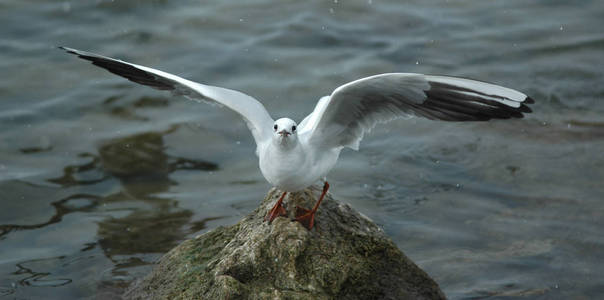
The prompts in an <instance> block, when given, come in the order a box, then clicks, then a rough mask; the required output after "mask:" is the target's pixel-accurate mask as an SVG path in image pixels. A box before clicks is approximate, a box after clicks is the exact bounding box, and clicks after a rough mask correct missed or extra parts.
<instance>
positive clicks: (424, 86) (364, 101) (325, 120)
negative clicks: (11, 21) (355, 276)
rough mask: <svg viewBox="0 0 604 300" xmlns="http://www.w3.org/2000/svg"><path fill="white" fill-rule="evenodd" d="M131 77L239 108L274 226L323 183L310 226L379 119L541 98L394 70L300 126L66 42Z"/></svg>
mask: <svg viewBox="0 0 604 300" xmlns="http://www.w3.org/2000/svg"><path fill="white" fill-rule="evenodd" d="M59 48H61V49H63V50H65V51H67V52H68V53H71V54H75V55H77V56H78V57H80V58H82V59H85V60H89V61H91V62H92V64H94V65H96V66H99V67H101V68H104V69H106V70H108V71H109V72H111V73H114V74H117V75H119V76H122V77H125V78H126V79H128V80H130V81H133V82H136V83H140V84H143V85H148V86H151V87H153V88H156V89H160V90H169V91H172V92H173V93H175V94H177V95H183V96H186V97H187V98H191V99H194V100H204V101H210V102H215V103H219V104H221V105H224V106H226V107H228V108H230V109H232V110H234V111H235V112H237V113H238V114H239V115H240V116H241V117H242V118H243V119H244V120H245V122H246V124H247V126H248V128H249V129H250V131H251V132H252V135H253V136H254V140H255V141H256V155H257V156H258V158H259V165H260V171H261V172H262V175H264V178H266V180H267V181H268V182H269V183H270V184H272V185H273V186H274V187H276V188H278V189H279V190H281V191H283V194H282V195H281V197H280V198H279V200H278V201H277V202H276V204H275V205H274V206H273V208H272V209H271V210H270V211H269V212H268V214H267V215H266V217H265V221H268V222H269V224H270V222H272V221H273V220H274V219H275V218H276V217H279V216H284V215H286V212H285V209H284V208H283V206H282V202H283V198H284V197H285V195H286V194H287V193H288V192H295V191H299V190H302V189H304V188H306V187H309V186H311V185H312V184H314V183H315V182H318V181H319V180H323V182H324V184H323V192H322V193H321V196H320V197H319V200H318V201H317V202H316V204H315V206H314V207H313V208H312V209H311V210H307V209H304V208H300V207H298V210H297V212H296V219H295V220H296V221H299V222H300V223H302V224H303V225H304V226H305V227H306V228H308V229H309V230H311V229H312V227H313V224H314V216H315V213H316V211H317V209H318V207H319V205H320V204H321V201H322V200H323V197H325V193H326V192H327V190H328V189H329V183H327V180H326V176H327V174H328V173H329V171H330V170H331V169H332V168H333V167H334V165H335V164H336V161H337V160H338V156H339V155H340V151H342V149H343V148H344V147H348V148H351V149H354V150H358V147H359V142H360V141H361V139H362V138H363V136H364V134H365V133H366V132H369V131H370V130H371V129H372V128H373V127H374V126H375V125H376V124H377V123H384V122H388V121H390V120H393V119H396V118H400V117H406V116H421V117H424V118H428V119H432V120H444V121H485V120H489V119H509V118H522V117H523V113H529V112H531V109H530V108H529V107H528V106H526V104H529V103H534V101H533V99H531V98H530V97H528V96H527V95H525V94H523V93H521V92H518V91H516V90H513V89H509V88H505V87H502V86H498V85H494V84H490V83H486V82H481V81H476V80H471V79H465V78H459V77H450V76H434V75H423V74H415V73H388V74H380V75H374V76H370V77H366V78H362V79H358V80H355V81H352V82H349V83H347V84H344V85H342V86H340V87H338V88H336V89H335V90H334V91H333V92H332V93H331V95H329V96H324V97H322V98H321V99H320V100H319V102H318V103H317V105H316V107H315V109H314V110H313V112H312V113H310V114H309V115H308V116H307V117H306V118H304V120H302V122H300V123H299V124H297V123H296V122H295V121H294V120H292V119H290V118H280V119H278V120H276V121H275V120H273V119H272V118H271V116H270V115H269V113H268V112H267V111H266V109H265V108H264V106H263V105H262V104H261V103H260V102H259V101H258V100H256V99H254V98H252V97H251V96H248V95H246V94H243V93H241V92H238V91H234V90H230V89H225V88H221V87H215V86H210V85H205V84H201V83H197V82H193V81H190V80H187V79H184V78H181V77H179V76H176V75H173V74H169V73H166V72H162V71H159V70H155V69H152V68H149V67H144V66H139V65H136V64H132V63H128V62H124V61H121V60H117V59H113V58H109V57H105V56H102V55H98V54H94V53H89V52H85V51H80V50H76V49H71V48H67V47H59Z"/></svg>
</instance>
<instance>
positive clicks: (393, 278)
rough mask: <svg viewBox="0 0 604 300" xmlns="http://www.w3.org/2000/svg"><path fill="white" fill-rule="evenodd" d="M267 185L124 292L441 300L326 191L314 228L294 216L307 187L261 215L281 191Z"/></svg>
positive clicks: (421, 275)
mask: <svg viewBox="0 0 604 300" xmlns="http://www.w3.org/2000/svg"><path fill="white" fill-rule="evenodd" d="M280 194H281V193H280V192H279V191H278V190H275V189H273V190H271V191H270V192H269V193H268V195H267V197H266V198H265V199H264V201H263V202H262V204H261V205H260V207H258V208H257V209H256V210H254V212H252V213H251V214H250V215H248V216H246V217H245V218H243V219H242V220H241V221H240V222H239V223H237V224H235V225H233V226H229V227H219V228H216V229H214V230H212V231H210V232H207V233H205V234H203V235H200V236H197V237H195V238H194V239H191V240H187V241H185V242H183V243H182V244H181V245H179V246H178V247H176V248H174V249H172V250H171V251H170V252H169V253H167V254H166V255H165V256H164V257H163V258H162V259H161V260H160V262H159V264H158V265H157V266H156V267H155V269H154V270H153V271H152V272H151V274H149V275H148V276H147V277H145V278H143V279H141V280H138V281H137V282H135V283H134V284H132V286H131V287H130V288H129V289H128V290H127V291H126V293H125V295H124V297H125V298H126V299H444V298H445V297H444V295H443V293H442V292H441V291H440V289H439V287H438V285H437V284H436V283H435V282H434V281H433V280H432V279H431V278H430V277H429V276H428V275H427V274H426V273H425V272H424V271H422V270H421V269H420V268H419V267H417V266H416V265H415V264H414V263H413V262H412V261H411V260H410V259H408V258H407V257H406V256H405V255H404V254H403V253H402V252H401V251H400V250H399V249H398V248H397V247H396V246H395V245H394V243H393V242H392V241H391V240H390V239H389V238H387V237H386V236H385V235H384V233H383V231H382V230H381V229H380V228H379V227H378V226H377V225H375V224H374V223H373V222H372V221H371V220H369V219H368V218H366V217H364V216H362V215H361V214H359V213H358V212H356V211H354V210H353V209H352V208H350V206H348V205H346V204H342V203H340V202H338V201H335V200H334V199H332V198H331V197H330V196H329V195H328V196H327V198H326V199H325V200H324V201H323V203H322V204H321V207H320V208H319V210H318V212H317V216H316V219H315V227H314V228H313V229H312V230H311V231H308V230H307V229H306V228H304V227H303V226H302V225H301V224H300V223H298V222H292V221H291V218H292V217H293V215H292V214H293V211H295V206H296V205H300V206H303V207H312V205H313V204H314V201H315V197H313V195H312V193H311V191H309V190H307V191H304V192H298V193H289V194H288V196H287V197H286V199H285V202H284V206H285V208H286V210H287V211H288V212H289V213H290V216H289V217H287V218H286V217H278V218H276V219H275V220H274V221H273V222H272V224H268V223H267V222H264V216H265V215H266V213H267V212H268V210H269V209H270V208H271V207H272V205H273V204H274V203H275V202H276V201H277V198H278V197H279V196H280Z"/></svg>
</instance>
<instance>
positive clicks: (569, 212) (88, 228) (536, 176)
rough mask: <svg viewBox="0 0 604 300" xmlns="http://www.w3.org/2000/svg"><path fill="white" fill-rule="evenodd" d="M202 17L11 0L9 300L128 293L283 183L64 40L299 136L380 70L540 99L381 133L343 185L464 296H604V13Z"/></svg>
mask: <svg viewBox="0 0 604 300" xmlns="http://www.w3.org/2000/svg"><path fill="white" fill-rule="evenodd" d="M206 2H207V1H204V2H200V1H136V0H128V1H118V0H116V1H104V0H95V1H88V0H87V1H64V2H58V1H24V0H5V1H2V2H0V70H2V79H0V296H4V298H7V299H13V298H18V299H22V298H27V299H49V298H55V299H81V298H112V297H116V296H117V295H119V294H120V293H121V291H122V290H123V288H124V287H125V286H127V285H128V283H129V282H130V281H131V280H133V279H134V278H136V277H138V276H141V275H143V274H145V272H147V271H148V270H149V269H150V268H151V263H152V262H153V261H154V260H155V259H157V258H158V257H159V256H161V255H162V254H163V253H165V252H166V251H168V250H169V249H170V248H172V247H174V246H175V245H177V244H178V243H179V242H180V241H182V240H183V239H185V238H188V237H191V236H194V235H196V234H199V233H201V232H205V231H207V230H209V229H211V228H214V227H216V226H219V225H226V224H233V223H235V222H236V221H237V220H239V219H240V218H241V217H242V216H243V215H245V214H247V213H249V212H250V211H251V210H252V209H253V208H255V206H256V205H257V204H258V203H259V202H260V200H261V199H262V198H263V196H264V194H265V193H266V191H267V190H268V188H269V186H268V184H267V183H266V182H265V181H264V179H263V178H262V175H261V174H260V172H259V170H258V167H257V159H256V157H255V156H254V154H253V153H254V142H253V140H252V138H251V135H250V134H249V133H248V131H247V129H246V128H245V125H244V124H243V122H242V121H241V120H240V119H239V118H238V117H237V116H236V115H235V114H233V113H232V112H229V111H226V110H224V109H220V108H217V107H212V106H209V105H205V104H199V103H195V102H191V101H186V100H183V99H180V98H174V97H171V96H170V95H168V94H166V93H162V92H159V91H155V90H152V89H149V88H146V87H141V86H138V85H136V84H133V83H130V82H128V81H126V80H123V79H121V78H118V77H116V76H113V75H111V74H109V73H107V72H105V71H103V70H100V69H98V68H95V67H93V66H91V65H89V64H88V63H85V62H83V61H80V60H78V59H76V58H74V57H72V56H69V55H67V54H65V53H63V52H61V51H59V50H57V49H56V48H55V47H56V46H59V45H64V46H69V47H74V48H79V49H84V50H90V51H93V52H98V53H102V54H106V55H109V56H113V57H118V58H122V59H125V60H129V61H132V62H136V63H138V64H142V65H148V66H152V67H155V68H158V69H162V70H165V71H168V72H173V73H177V74H179V75H182V76H184V77H187V78H190V79H193V80H197V81H200V82H204V83H208V84H212V85H218V86H224V87H228V88H234V89H238V90H241V91H245V92H246V93H249V94H250V95H253V96H255V97H257V98H259V99H262V101H263V103H264V104H265V105H266V106H267V108H268V109H269V111H270V112H271V113H272V115H273V117H275V118H277V117H281V116H286V115H288V116H291V117H293V118H294V119H296V120H298V121H300V120H301V119H302V118H303V117H304V116H305V115H306V114H307V113H309V112H310V111H311V110H312V108H313V107H314V104H315V103H316V100H317V99H318V98H319V97H320V96H323V95H325V94H328V93H329V92H330V91H331V90H332V89H333V88H334V87H336V86H338V85H340V84H343V83H345V82H348V81H351V80H354V79H357V78H360V77H363V76H367V75H373V74H377V73H385V72H397V71H398V72H401V71H402V72H420V73H430V74H450V75H459V76H465V77H471V78H477V79H482V80H486V81H491V82H496V83H499V84H502V85H505V86H509V87H513V88H516V89H519V90H521V91H525V92H526V93H528V94H530V95H531V96H533V98H535V99H536V100H537V103H536V104H535V105H533V109H534V111H535V112H534V113H533V114H531V115H529V116H527V118H525V119H521V120H513V121H494V122H488V123H472V124H460V123H444V122H433V121H427V120H422V119H408V120H400V121H395V122H392V123H389V124H387V125H385V126H381V127H378V128H376V129H375V130H374V131H373V132H372V134H371V135H369V136H368V137H367V138H366V139H365V140H364V141H363V143H362V144H361V150H360V151H359V152H353V151H345V152H344V153H342V155H341V159H340V161H339V162H338V165H337V167H336V169H334V171H333V172H332V173H331V175H330V182H331V183H332V189H331V191H332V192H333V194H334V195H335V196H336V197H337V198H339V199H341V200H343V201H345V202H349V203H351V204H352V206H354V207H355V208H356V209H358V210H360V211H361V212H363V213H364V214H366V215H368V216H369V217H371V218H372V219H373V220H375V221H376V222H377V223H379V224H380V225H381V226H383V227H384V229H385V231H386V232H387V233H388V234H389V235H390V236H391V237H392V238H393V239H394V241H395V242H396V243H397V245H398V246H399V247H400V248H401V249H402V250H403V251H405V253H407V254H408V255H409V256H410V257H411V258H412V259H413V260H414V261H416V262H417V263H418V264H419V265H420V266H421V267H422V268H423V269H425V270H426V271H427V272H428V273H429V274H430V275H431V276H432V277H433V278H434V279H435V280H436V281H437V282H438V283H439V284H440V286H441V287H442V289H443V291H444V292H445V293H446V294H447V295H448V297H450V298H452V299H470V298H472V299H473V298H489V297H505V296H507V297H510V298H542V299H568V298H575V299H578V298H581V297H584V298H581V299H594V298H598V297H602V295H604V275H603V274H602V271H601V270H602V268H604V247H603V246H604V235H602V228H604V227H603V226H604V202H603V201H604V197H603V195H604V186H603V182H604V180H603V179H604V154H603V149H604V102H603V101H602V98H604V85H603V84H602V83H603V82H604V81H603V79H604V76H603V74H604V66H603V63H602V62H603V59H604V33H603V31H602V28H604V19H603V18H602V16H604V2H602V1H589V0H582V1H529V2H527V1H419V0H413V1H404V2H403V1H379V0H369V1H297V2H283V1H268V0H263V1H261V0H258V1H246V2H245V3H243V2H241V1H238V2H232V3H231V4H226V3H225V2H224V1H212V2H211V3H206ZM51 296H52V297H51Z"/></svg>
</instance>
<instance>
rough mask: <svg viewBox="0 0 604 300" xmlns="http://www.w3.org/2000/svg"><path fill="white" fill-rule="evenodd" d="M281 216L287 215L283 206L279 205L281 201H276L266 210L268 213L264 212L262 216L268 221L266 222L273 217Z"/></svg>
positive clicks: (271, 220)
mask: <svg viewBox="0 0 604 300" xmlns="http://www.w3.org/2000/svg"><path fill="white" fill-rule="evenodd" d="M281 216H287V211H286V210H285V208H283V205H281V203H278V204H276V205H275V206H273V208H272V209H271V210H270V211H269V212H268V214H266V216H265V217H264V221H268V223H269V224H270V223H271V222H273V220H274V219H275V218H277V217H281Z"/></svg>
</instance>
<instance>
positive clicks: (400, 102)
mask: <svg viewBox="0 0 604 300" xmlns="http://www.w3.org/2000/svg"><path fill="white" fill-rule="evenodd" d="M533 102H534V101H533V100H532V99H531V98H530V97H528V96H527V95H525V94H523V93H521V92H518V91H516V90H512V89H509V88H505V87H502V86H498V85H494V84H490V83H486V82H481V81H476V80H471V79H465V78H458V77H449V76H431V75H423V74H413V73H389V74H381V75H375V76H371V77H367V78H362V79H359V80H356V81H353V82H350V83H347V84H345V85H342V86H340V87H338V88H337V89H335V90H334V91H333V93H332V94H331V96H327V97H323V98H322V99H321V100H320V101H319V103H317V106H316V107H315V110H314V111H313V112H312V113H311V114H310V115H309V116H308V117H306V118H305V119H304V120H303V121H302V122H301V125H303V126H300V131H299V133H298V134H303V133H304V134H307V137H308V141H309V143H311V144H314V145H316V146H323V147H327V148H335V147H349V148H352V149H355V150H357V149H358V147H359V142H360V141H361V139H362V138H363V135H364V134H365V132H368V131H369V130H371V129H372V128H373V127H374V126H375V125H376V124H377V123H383V122H387V121H390V120H393V119H396V118H400V117H405V116H421V117H425V118H428V119H433V120H444V121H485V120H489V119H509V118H522V117H523V114H522V113H529V112H531V109H530V108H529V107H528V106H526V104H528V103H533Z"/></svg>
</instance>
